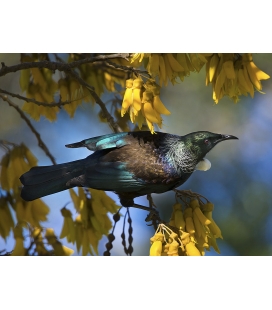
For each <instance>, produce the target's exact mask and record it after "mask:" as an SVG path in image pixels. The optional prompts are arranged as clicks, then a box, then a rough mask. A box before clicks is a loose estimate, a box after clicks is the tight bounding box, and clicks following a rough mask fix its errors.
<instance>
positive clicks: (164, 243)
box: [150, 199, 222, 256]
mask: <svg viewBox="0 0 272 310" xmlns="http://www.w3.org/2000/svg"><path fill="white" fill-rule="evenodd" d="M212 211H213V204H212V203H210V202H207V203H206V204H203V205H201V207H200V204H199V201H198V200H197V199H192V200H191V201H190V203H189V205H188V206H187V207H186V208H185V209H184V210H183V206H182V204H180V203H176V204H174V206H173V213H172V216H171V219H170V222H169V224H168V226H166V225H164V224H160V225H159V227H158V229H157V231H156V233H155V235H154V236H153V237H152V238H151V239H150V241H151V248H150V255H151V256H155V255H156V256H161V255H167V256H184V255H186V256H201V255H205V250H210V247H213V248H214V249H215V251H216V252H218V253H220V251H219V248H218V246H217V243H216V238H222V234H221V231H220V229H219V227H218V226H217V225H216V223H215V222H214V220H213V218H212ZM171 228H172V229H171Z"/></svg>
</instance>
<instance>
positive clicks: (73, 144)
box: [65, 142, 85, 148]
mask: <svg viewBox="0 0 272 310" xmlns="http://www.w3.org/2000/svg"><path fill="white" fill-rule="evenodd" d="M65 146H66V147H68V148H76V147H83V146H85V145H84V144H83V143H82V142H76V143H71V144H65Z"/></svg>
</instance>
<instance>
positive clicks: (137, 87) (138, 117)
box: [121, 77, 170, 133]
mask: <svg viewBox="0 0 272 310" xmlns="http://www.w3.org/2000/svg"><path fill="white" fill-rule="evenodd" d="M159 94H160V86H159V85H157V84H156V83H155V81H154V80H151V79H149V80H147V81H146V83H144V82H143V80H142V79H141V78H140V77H138V78H136V79H128V80H126V91H125V94H124V99H123V102H122V109H121V116H124V115H125V113H126V112H127V111H128V110H129V115H130V120H131V122H132V123H137V124H138V126H139V128H140V129H141V128H142V125H143V122H144V121H146V123H147V126H148V128H149V130H150V131H151V132H152V133H154V124H157V125H158V126H159V127H160V128H161V126H162V117H161V114H165V115H169V114H170V111H168V110H167V109H166V107H165V106H164V104H163V103H162V102H161V99H160V97H159Z"/></svg>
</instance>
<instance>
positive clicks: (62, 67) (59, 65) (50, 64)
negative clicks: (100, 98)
mask: <svg viewBox="0 0 272 310" xmlns="http://www.w3.org/2000/svg"><path fill="white" fill-rule="evenodd" d="M128 57H129V54H121V53H118V54H110V55H99V56H95V57H89V58H84V59H81V60H77V61H73V62H71V63H63V62H54V61H48V60H44V61H37V62H23V63H21V64H18V65H14V66H10V67H8V66H6V65H5V63H4V62H1V65H2V68H1V69H0V76H3V75H6V74H7V73H11V72H17V71H20V70H24V69H30V68H47V69H50V70H52V71H56V70H59V71H70V70H71V69H74V68H76V67H78V66H80V65H83V64H86V63H93V62H96V61H105V60H108V59H114V58H123V59H126V60H127V61H128Z"/></svg>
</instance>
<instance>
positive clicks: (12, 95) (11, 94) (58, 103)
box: [0, 88, 81, 108]
mask: <svg viewBox="0 0 272 310" xmlns="http://www.w3.org/2000/svg"><path fill="white" fill-rule="evenodd" d="M0 93H3V94H6V95H9V96H11V97H14V98H18V99H21V100H24V101H27V102H32V103H35V104H37V105H39V106H43V107H48V108H53V107H59V108H60V107H61V106H63V105H66V104H70V103H72V102H73V101H77V100H79V99H81V98H77V99H75V100H66V101H59V102H51V103H45V102H40V101H37V100H35V99H32V98H27V97H24V96H21V95H18V94H14V93H11V92H9V91H7V90H4V89H1V88H0Z"/></svg>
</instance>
